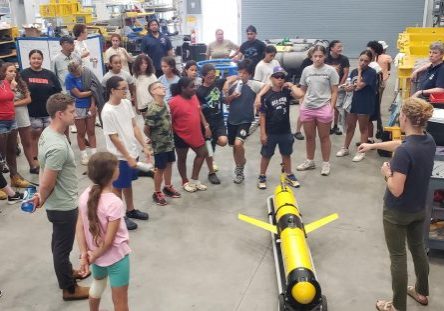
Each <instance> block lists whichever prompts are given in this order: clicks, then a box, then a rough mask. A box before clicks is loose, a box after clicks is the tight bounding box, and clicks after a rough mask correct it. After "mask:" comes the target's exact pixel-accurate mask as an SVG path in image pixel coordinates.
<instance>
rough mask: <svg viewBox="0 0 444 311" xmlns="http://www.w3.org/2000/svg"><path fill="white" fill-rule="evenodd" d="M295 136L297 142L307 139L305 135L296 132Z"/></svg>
mask: <svg viewBox="0 0 444 311" xmlns="http://www.w3.org/2000/svg"><path fill="white" fill-rule="evenodd" d="M293 136H294V138H296V139H297V140H304V139H305V137H304V135H302V133H301V132H296V133H294V134H293Z"/></svg>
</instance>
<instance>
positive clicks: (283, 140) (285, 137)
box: [261, 133, 294, 158]
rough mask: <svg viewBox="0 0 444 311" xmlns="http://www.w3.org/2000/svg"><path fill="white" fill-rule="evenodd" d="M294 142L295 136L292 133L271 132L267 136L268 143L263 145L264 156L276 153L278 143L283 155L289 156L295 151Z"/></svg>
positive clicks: (268, 156) (262, 153)
mask: <svg viewBox="0 0 444 311" xmlns="http://www.w3.org/2000/svg"><path fill="white" fill-rule="evenodd" d="M293 142H294V138H293V135H292V134H291V133H288V134H270V135H268V137H267V143H266V144H265V145H262V148H261V155H262V156H263V157H264V158H271V157H272V156H273V155H274V150H275V149H276V145H278V146H279V152H280V153H281V155H284V156H289V155H291V154H292V153H293Z"/></svg>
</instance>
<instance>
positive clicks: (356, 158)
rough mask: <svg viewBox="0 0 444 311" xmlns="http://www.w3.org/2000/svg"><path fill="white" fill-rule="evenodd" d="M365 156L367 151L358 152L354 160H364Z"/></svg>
mask: <svg viewBox="0 0 444 311" xmlns="http://www.w3.org/2000/svg"><path fill="white" fill-rule="evenodd" d="M364 158H365V153H364V152H357V153H356V154H355V156H354V157H353V160H352V161H353V162H360V161H362V160H364Z"/></svg>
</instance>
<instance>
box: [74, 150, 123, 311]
mask: <svg viewBox="0 0 444 311" xmlns="http://www.w3.org/2000/svg"><path fill="white" fill-rule="evenodd" d="M118 176H119V162H118V160H117V158H116V156H114V155H113V154H111V153H109V152H98V153H96V154H94V155H93V156H91V158H90V160H89V162H88V177H89V178H90V179H91V181H92V182H93V183H94V184H93V185H92V186H90V187H88V188H87V189H86V190H85V191H84V192H83V193H82V195H81V196H80V198H79V217H78V220H77V230H76V233H77V240H78V243H79V247H80V251H81V255H80V256H81V257H80V258H81V261H80V264H81V271H82V272H83V273H84V274H87V273H88V272H89V265H91V270H92V275H93V278H94V279H93V282H92V284H91V288H90V291H89V306H90V310H91V311H98V310H99V304H100V297H101V296H102V293H103V291H104V290H105V288H106V282H107V277H109V280H110V285H111V291H112V297H113V302H114V308H115V310H128V285H129V253H130V252H131V249H130V248H129V245H128V242H129V234H128V230H127V228H126V225H125V222H124V221H123V217H124V215H125V207H124V204H123V202H122V200H121V199H120V198H119V197H118V196H117V195H115V194H114V193H113V185H112V183H113V181H115V180H116V179H117V177H118Z"/></svg>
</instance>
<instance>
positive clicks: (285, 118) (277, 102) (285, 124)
mask: <svg viewBox="0 0 444 311" xmlns="http://www.w3.org/2000/svg"><path fill="white" fill-rule="evenodd" d="M291 98H292V96H291V91H290V90H289V89H288V88H284V89H282V90H281V91H279V92H275V91H273V90H271V89H270V90H269V91H268V92H267V93H265V95H264V96H263V97H262V105H261V107H260V109H259V111H260V112H261V113H264V114H265V121H266V122H265V131H266V133H267V134H288V133H291V127H290V101H291Z"/></svg>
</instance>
